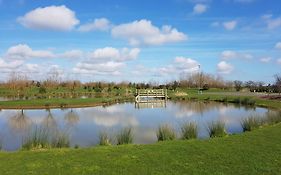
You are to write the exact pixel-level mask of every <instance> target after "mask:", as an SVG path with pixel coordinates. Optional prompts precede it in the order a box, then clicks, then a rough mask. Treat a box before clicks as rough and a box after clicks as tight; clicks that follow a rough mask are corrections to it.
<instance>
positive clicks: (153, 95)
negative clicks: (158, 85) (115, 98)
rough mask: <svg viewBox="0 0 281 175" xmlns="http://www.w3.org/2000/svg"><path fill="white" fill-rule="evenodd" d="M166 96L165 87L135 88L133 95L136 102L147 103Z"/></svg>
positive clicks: (164, 98) (165, 98) (163, 98)
mask: <svg viewBox="0 0 281 175" xmlns="http://www.w3.org/2000/svg"><path fill="white" fill-rule="evenodd" d="M167 98H168V96H167V89H137V90H136V95H135V101H136V102H137V103H142V102H145V103H147V102H150V101H155V100H157V99H161V100H167Z"/></svg>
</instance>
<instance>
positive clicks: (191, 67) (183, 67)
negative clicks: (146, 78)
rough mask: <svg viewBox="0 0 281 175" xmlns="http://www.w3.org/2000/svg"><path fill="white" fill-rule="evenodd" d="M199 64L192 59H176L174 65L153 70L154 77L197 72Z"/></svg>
mask: <svg viewBox="0 0 281 175" xmlns="http://www.w3.org/2000/svg"><path fill="white" fill-rule="evenodd" d="M198 65H199V63H198V62H197V61H196V60H194V59H192V58H185V57H176V58H175V59H174V61H173V63H172V64H170V65H168V66H165V67H160V68H155V69H153V71H152V72H153V73H154V76H167V75H171V74H176V75H177V74H181V73H193V72H197V71H198V69H199V67H198Z"/></svg>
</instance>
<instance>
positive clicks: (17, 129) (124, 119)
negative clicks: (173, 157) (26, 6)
mask: <svg viewBox="0 0 281 175" xmlns="http://www.w3.org/2000/svg"><path fill="white" fill-rule="evenodd" d="M267 112H268V109H265V108H259V107H255V108H247V107H243V106H235V105H233V104H223V103H216V102H187V101H179V102H172V101H167V102H160V103H143V104H135V103H122V104H114V105H111V106H98V107H89V108H74V109H50V110H46V109H41V110H23V111H21V110H1V111H0V142H1V145H2V148H3V149H4V150H7V151H14V150H18V149H20V148H21V144H22V143H23V140H24V138H26V137H27V135H28V134H30V131H31V129H32V128H34V126H36V127H37V126H45V127H47V128H49V129H51V130H61V131H64V132H66V133H68V134H69V137H70V144H71V146H74V145H79V146H80V147H89V146H93V145H96V144H98V140H99V139H98V138H99V133H100V132H104V131H106V132H108V133H109V134H110V135H111V136H112V137H114V134H116V133H117V132H118V131H119V130H120V129H122V128H124V127H128V126H130V127H132V129H133V135H134V143H135V144H149V143H154V142H156V141H157V137H156V129H157V128H158V126H159V125H160V124H165V123H168V124H170V125H171V126H173V128H175V129H176V130H177V131H179V130H180V125H181V124H182V123H183V122H187V121H193V122H196V123H197V125H198V127H199V137H200V138H203V139H204V138H208V132H207V125H208V123H210V122H212V121H217V120H220V121H223V122H225V124H226V129H227V132H228V133H240V132H242V128H241V125H240V122H241V120H242V119H243V118H245V117H248V116H250V115H254V114H259V115H263V114H265V113H267Z"/></svg>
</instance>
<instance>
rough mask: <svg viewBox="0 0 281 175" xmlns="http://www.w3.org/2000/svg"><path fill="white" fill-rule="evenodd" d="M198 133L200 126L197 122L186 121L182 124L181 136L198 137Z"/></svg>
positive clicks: (187, 137) (183, 137) (186, 137)
mask: <svg viewBox="0 0 281 175" xmlns="http://www.w3.org/2000/svg"><path fill="white" fill-rule="evenodd" d="M197 133H198V128H197V125H196V123H192V122H190V123H184V124H183V125H182V126H181V134H182V135H181V138H182V139H186V140H188V139H196V138H197Z"/></svg>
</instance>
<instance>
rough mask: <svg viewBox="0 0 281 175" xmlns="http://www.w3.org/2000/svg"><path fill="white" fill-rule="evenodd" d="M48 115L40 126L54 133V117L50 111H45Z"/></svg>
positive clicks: (55, 127)
mask: <svg viewBox="0 0 281 175" xmlns="http://www.w3.org/2000/svg"><path fill="white" fill-rule="evenodd" d="M47 112H48V115H47V116H46V117H45V118H44V120H43V121H42V126H43V127H45V128H46V129H48V130H50V131H51V130H53V131H55V130H56V129H57V122H56V120H55V119H54V116H53V114H52V112H51V110H50V109H47Z"/></svg>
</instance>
